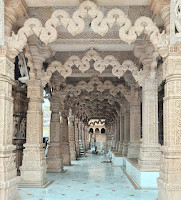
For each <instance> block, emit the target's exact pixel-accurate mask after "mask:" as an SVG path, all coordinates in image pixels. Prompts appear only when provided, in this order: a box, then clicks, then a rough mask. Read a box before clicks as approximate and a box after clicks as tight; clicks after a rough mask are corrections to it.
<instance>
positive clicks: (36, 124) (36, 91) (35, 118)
mask: <svg viewBox="0 0 181 200" xmlns="http://www.w3.org/2000/svg"><path fill="white" fill-rule="evenodd" d="M27 87H28V89H27V90H28V95H27V96H28V98H29V104H28V111H27V131H26V144H25V145H24V147H25V149H24V152H23V154H24V155H23V162H22V166H21V167H20V170H21V183H20V185H23V186H35V187H41V186H43V185H45V184H46V183H47V179H46V160H45V153H44V149H43V113H42V103H43V86H42V82H41V80H36V79H33V78H32V79H30V80H28V81H27Z"/></svg>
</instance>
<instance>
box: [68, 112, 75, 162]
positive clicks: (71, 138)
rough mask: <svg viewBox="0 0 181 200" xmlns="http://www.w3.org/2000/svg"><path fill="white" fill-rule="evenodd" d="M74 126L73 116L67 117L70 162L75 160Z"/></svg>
mask: <svg viewBox="0 0 181 200" xmlns="http://www.w3.org/2000/svg"><path fill="white" fill-rule="evenodd" d="M74 126H75V124H74V116H72V115H70V116H69V127H68V129H69V145H70V157H71V160H76V158H77V155H76V147H75V127H74Z"/></svg>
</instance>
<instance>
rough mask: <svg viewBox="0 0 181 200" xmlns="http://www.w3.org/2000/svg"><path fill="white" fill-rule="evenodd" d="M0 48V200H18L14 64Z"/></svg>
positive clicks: (4, 50)
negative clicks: (14, 118)
mask: <svg viewBox="0 0 181 200" xmlns="http://www.w3.org/2000/svg"><path fill="white" fill-rule="evenodd" d="M6 56H7V55H6V49H5V48H4V49H3V48H2V49H1V48H0V110H1V112H0V199H1V200H7V199H8V200H18V199H19V198H18V188H17V183H18V180H19V179H18V178H17V169H16V162H15V159H16V157H15V153H14V150H15V146H14V145H12V138H13V98H12V84H13V79H14V63H13V62H12V61H11V60H10V59H9V58H7V57H6Z"/></svg>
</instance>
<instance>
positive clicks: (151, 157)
mask: <svg viewBox="0 0 181 200" xmlns="http://www.w3.org/2000/svg"><path fill="white" fill-rule="evenodd" d="M142 133H143V134H142V143H141V145H140V156H139V160H138V163H139V167H140V169H141V170H146V171H158V170H159V168H160V144H158V83H157V80H156V79H155V77H154V76H153V78H151V77H149V78H146V79H145V80H144V84H143V87H142Z"/></svg>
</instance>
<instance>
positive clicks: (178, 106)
mask: <svg viewBox="0 0 181 200" xmlns="http://www.w3.org/2000/svg"><path fill="white" fill-rule="evenodd" d="M178 50H179V48H176V47H170V56H168V58H167V60H166V61H165V63H164V65H163V66H164V68H163V69H164V76H165V78H166V83H165V97H164V110H163V113H164V146H163V147H162V148H161V151H162V152H163V153H162V156H161V169H160V177H159V179H158V200H172V199H173V200H180V198H181V128H180V127H181V63H180V60H181V59H180V58H181V57H180V55H181V54H180V53H181V52H175V51H178ZM175 54H176V55H175Z"/></svg>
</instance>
